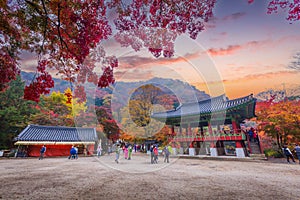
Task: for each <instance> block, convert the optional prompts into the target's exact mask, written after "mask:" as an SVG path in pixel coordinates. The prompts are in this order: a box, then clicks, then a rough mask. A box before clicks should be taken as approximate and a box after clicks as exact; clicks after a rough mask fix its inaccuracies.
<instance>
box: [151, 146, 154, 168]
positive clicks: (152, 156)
mask: <svg viewBox="0 0 300 200" xmlns="http://www.w3.org/2000/svg"><path fill="white" fill-rule="evenodd" d="M153 149H154V147H153V145H151V146H150V156H151V164H153V163H154V162H153V161H154V152H153Z"/></svg>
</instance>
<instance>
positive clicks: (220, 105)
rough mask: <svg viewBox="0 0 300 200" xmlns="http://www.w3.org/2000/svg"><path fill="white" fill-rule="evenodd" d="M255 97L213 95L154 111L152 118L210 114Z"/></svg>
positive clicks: (232, 107) (245, 102)
mask: <svg viewBox="0 0 300 200" xmlns="http://www.w3.org/2000/svg"><path fill="white" fill-rule="evenodd" d="M255 101H256V99H255V98H253V95H252V94H251V95H249V96H246V97H242V98H238V99H233V100H229V99H228V98H227V97H226V96H225V95H221V96H218V97H214V98H211V99H207V100H203V101H199V102H193V103H187V104H182V105H180V106H179V107H177V108H176V109H174V110H169V111H167V112H161V113H154V114H153V115H152V117H153V118H158V119H159V118H175V117H184V116H191V115H199V114H210V113H214V112H219V111H228V110H230V109H234V108H236V107H238V106H240V105H244V104H248V103H253V102H255Z"/></svg>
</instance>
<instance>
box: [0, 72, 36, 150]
mask: <svg viewBox="0 0 300 200" xmlns="http://www.w3.org/2000/svg"><path fill="white" fill-rule="evenodd" d="M24 86H25V83H24V82H23V81H22V80H21V78H20V76H18V77H17V79H16V80H14V81H11V82H10V83H9V87H8V89H7V90H5V91H4V92H0V121H1V123H0V148H10V147H12V146H13V138H14V137H16V136H17V135H18V134H19V133H20V132H21V131H22V130H23V129H24V128H25V127H26V126H27V124H28V120H29V118H30V116H31V115H32V114H34V113H36V109H35V105H36V103H35V102H32V101H28V100H24V98H23V95H24Z"/></svg>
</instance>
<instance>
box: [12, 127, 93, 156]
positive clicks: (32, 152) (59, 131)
mask: <svg viewBox="0 0 300 200" xmlns="http://www.w3.org/2000/svg"><path fill="white" fill-rule="evenodd" d="M15 141H16V142H15V145H17V146H18V151H17V156H20V157H23V156H39V155H40V149H41V147H42V146H43V145H45V146H46V148H47V150H46V153H45V156H68V155H69V154H70V149H71V147H72V146H76V147H77V148H78V154H84V155H92V154H93V153H94V151H95V145H96V143H97V141H98V137H97V133H96V129H95V128H79V127H64V126H40V125H28V126H27V127H26V128H25V129H24V130H23V131H22V132H21V133H20V134H19V135H18V136H17V137H16V138H15Z"/></svg>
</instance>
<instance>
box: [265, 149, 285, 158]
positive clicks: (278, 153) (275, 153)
mask: <svg viewBox="0 0 300 200" xmlns="http://www.w3.org/2000/svg"><path fill="white" fill-rule="evenodd" d="M264 154H265V156H266V157H274V158H282V157H284V156H283V154H282V152H281V151H279V150H275V149H265V150H264Z"/></svg>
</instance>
